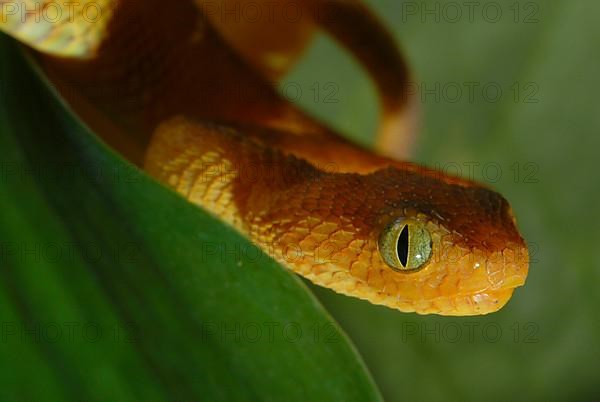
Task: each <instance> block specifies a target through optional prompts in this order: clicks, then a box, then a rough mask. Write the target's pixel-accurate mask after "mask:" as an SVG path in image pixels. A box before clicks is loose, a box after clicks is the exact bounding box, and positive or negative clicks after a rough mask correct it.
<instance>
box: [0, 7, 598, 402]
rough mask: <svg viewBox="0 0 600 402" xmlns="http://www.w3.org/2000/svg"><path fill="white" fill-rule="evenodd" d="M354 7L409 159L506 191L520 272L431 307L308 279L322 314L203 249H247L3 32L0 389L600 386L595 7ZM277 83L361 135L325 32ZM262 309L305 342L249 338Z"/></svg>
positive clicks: (225, 393) (303, 390)
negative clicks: (509, 293) (461, 311)
mask: <svg viewBox="0 0 600 402" xmlns="http://www.w3.org/2000/svg"><path fill="white" fill-rule="evenodd" d="M369 3H370V5H371V6H372V7H373V9H374V10H375V11H376V12H377V14H378V15H379V16H380V17H381V18H382V19H383V20H384V21H385V22H386V24H387V25H388V26H389V27H390V28H391V29H392V30H393V31H394V33H395V35H396V37H397V38H398V41H399V43H400V44H401V46H402V48H403V50H404V51H405V54H406V56H407V58H408V60H409V62H410V64H411V65H412V69H413V71H414V72H415V85H416V88H417V94H418V96H420V97H421V102H420V104H421V105H422V116H423V120H422V121H423V126H422V133H421V135H420V137H419V138H418V141H417V147H416V152H415V159H416V160H417V161H419V162H422V163H424V164H427V165H430V166H437V167H441V168H443V169H446V170H447V171H448V172H455V173H459V174H462V175H464V176H470V175H471V173H472V174H473V175H474V178H475V179H478V180H481V181H484V182H486V183H488V184H489V185H491V186H492V187H493V188H495V189H497V190H498V191H499V192H501V193H502V194H503V195H504V196H505V197H506V198H507V199H508V200H509V201H510V202H511V204H512V207H513V209H514V211H515V214H516V216H517V218H518V223H519V227H520V229H521V231H522V234H523V236H524V237H525V239H526V240H527V241H528V242H529V244H530V250H531V257H532V263H531V266H530V274H529V277H528V280H527V283H526V286H525V287H523V288H520V289H518V290H517V291H516V292H515V295H514V296H513V299H512V300H511V301H510V302H509V304H508V305H507V306H506V307H505V308H504V309H502V310H501V311H500V312H498V313H495V314H492V315H490V316H485V317H475V318H443V317H436V316H427V317H421V316H418V315H415V314H404V313H400V312H397V311H392V310H389V309H386V308H384V307H378V306H373V305H371V304H369V303H366V302H363V301H360V300H356V299H353V298H348V297H344V296H340V295H336V294H334V293H333V292H330V291H328V290H326V289H322V288H317V287H314V286H312V285H310V284H308V287H309V288H310V289H311V291H312V292H313V293H314V294H316V296H317V297H318V299H319V300H320V301H321V303H322V304H323V306H324V307H325V309H326V310H327V311H325V310H324V309H323V308H322V307H321V306H320V305H319V304H318V303H317V302H316V300H315V299H314V298H312V296H311V295H310V294H309V293H308V292H306V289H305V287H304V286H303V285H302V284H301V281H300V280H299V279H298V278H296V277H295V276H293V275H290V274H289V273H287V272H285V271H283V270H281V269H279V267H278V266H276V265H275V264H274V263H272V262H271V261H270V260H268V258H266V257H264V256H259V258H257V257H256V254H254V252H252V256H254V257H253V258H248V254H245V253H242V254H243V256H242V257H240V258H238V257H239V255H235V256H234V258H231V255H229V254H228V255H227V257H226V258H224V259H223V258H222V254H219V253H212V252H211V253H206V249H204V248H203V247H204V246H206V245H207V244H209V245H212V246H214V245H215V244H216V245H217V246H218V247H222V246H223V245H225V244H235V245H241V246H242V247H248V244H247V243H245V242H244V241H243V239H241V238H240V237H239V236H237V235H236V234H235V233H233V232H232V231H231V230H229V229H227V228H225V227H223V226H222V225H219V224H218V223H217V222H216V221H214V220H213V219H211V218H210V217H208V216H206V215H204V214H202V213H201V212H199V211H198V210H197V209H196V208H193V207H191V206H189V205H187V204H186V203H185V202H183V201H182V200H181V199H179V198H178V197H175V196H174V195H173V194H171V193H170V192H169V191H167V190H165V189H163V188H162V187H160V186H158V185H157V184H155V183H153V182H152V181H151V180H150V179H148V178H146V177H145V176H144V175H143V174H141V173H140V172H138V171H137V170H136V169H135V168H133V167H132V166H131V165H129V164H128V163H126V162H125V161H123V160H122V159H120V158H119V157H118V156H117V155H115V154H113V153H112V152H110V150H108V149H106V148H105V147H104V146H103V145H102V144H101V143H99V142H98V141H97V140H96V139H95V138H94V137H93V136H92V135H89V134H90V133H89V132H87V131H86V129H85V128H84V127H82V126H81V125H80V124H79V123H78V122H77V121H76V120H74V119H73V118H72V116H70V115H69V114H68V113H66V112H65V110H64V109H63V107H62V105H61V104H59V103H57V102H56V101H55V99H54V98H53V97H52V95H51V94H49V93H48V91H47V89H46V88H45V87H44V86H43V85H42V84H41V83H39V82H38V79H37V78H36V76H35V74H33V73H31V72H30V71H28V69H27V65H26V64H25V62H24V61H23V60H22V57H21V53H20V52H19V51H18V50H17V49H16V47H15V46H14V44H12V43H10V42H9V41H7V40H6V39H5V38H3V39H2V41H1V42H0V45H1V46H0V50H1V51H2V56H1V58H0V140H1V142H0V156H1V158H2V159H1V162H2V165H0V168H1V170H0V173H1V175H0V184H1V187H0V206H1V208H0V222H1V224H0V251H1V253H0V262H1V270H0V282H1V283H0V318H1V323H2V326H1V328H0V361H1V363H0V399H2V400H10V401H13V400H14V401H16V400H147V401H150V400H169V399H176V400H208V401H216V400H248V401H263V400H273V401H280V400H284V399H285V400H311V401H312V400H314V401H321V400H322V401H333V400H344V401H347V400H356V401H365V400H377V399H379V398H380V395H379V392H378V391H377V390H376V388H375V387H374V385H373V380H374V383H376V385H377V387H378V388H379V391H380V392H381V394H382V396H383V398H384V399H385V400H387V401H405V400H412V401H467V400H472V401H474V400H493V401H496V400H497V401H506V400H528V401H531V400H545V401H551V400H556V401H564V400H568V401H593V400H599V399H600V390H599V389H598V372H599V370H600V348H599V347H598V341H597V340H598V339H599V338H600V317H599V313H598V307H600V292H597V291H596V290H595V289H594V286H595V284H596V283H598V282H599V280H600V256H599V254H598V253H597V252H596V250H595V242H596V241H597V240H598V239H600V233H599V231H600V225H599V222H600V219H599V217H600V216H599V213H598V208H596V206H597V205H599V203H600V195H599V194H600V192H599V190H600V189H599V185H598V183H599V181H598V179H597V177H595V176H596V172H597V170H598V169H597V166H596V164H597V159H598V158H597V157H596V153H597V152H598V149H600V136H599V135H598V134H600V102H599V101H598V100H597V90H598V88H600V74H599V72H600V52H599V51H598V44H599V43H600V25H598V16H599V15H600V3H598V2H595V1H593V0H587V1H586V0H580V1H577V0H575V1H566V0H555V1H537V2H514V1H513V0H511V1H494V2H476V3H475V4H473V3H470V4H471V6H469V5H467V2H464V3H463V2H445V1H442V2H436V1H417V2H408V1H404V2H401V1H395V0H370V1H369ZM470 7H472V8H470ZM457 13H460V14H457ZM281 88H282V90H284V92H285V90H286V89H289V90H290V91H291V92H288V95H289V96H290V97H291V98H293V99H292V100H294V101H297V102H300V103H301V104H302V105H303V106H304V107H306V108H307V109H309V110H310V111H311V112H313V113H314V114H315V115H317V116H320V117H321V118H323V119H325V120H327V121H328V122H330V123H331V124H333V125H335V126H336V127H338V128H339V129H340V130H341V131H343V132H345V133H348V134H349V135H350V136H352V137H353V138H355V139H356V140H358V141H361V142H363V143H365V144H369V143H370V142H371V140H372V137H371V134H372V133H373V132H374V130H375V127H376V122H377V100H376V96H375V94H374V91H373V88H372V85H371V84H370V83H369V81H368V80H367V79H366V77H365V75H364V74H363V73H362V72H361V70H360V69H359V68H358V67H357V66H356V64H355V63H354V62H353V61H352V60H351V59H350V58H349V56H348V55H347V54H346V53H344V51H343V50H341V49H340V48H338V47H337V46H336V45H335V44H334V43H332V42H331V41H330V40H328V39H327V38H324V37H321V38H319V39H318V41H317V42H316V44H315V46H314V47H313V48H311V50H310V51H309V53H308V54H307V57H306V59H305V60H303V62H302V63H301V64H300V65H299V66H298V68H297V69H295V71H294V72H293V73H292V74H291V75H290V76H288V77H287V79H286V81H285V82H284V83H283V84H282V87H281ZM298 88H299V89H300V91H301V94H300V95H298V93H297V90H298ZM471 88H472V89H473V90H472V91H471ZM32 116H35V118H32ZM65 167H66V168H65ZM471 169H472V170H471ZM165 234H168V235H165ZM69 244H70V246H67V245H69ZM11 247H12V249H11ZM35 247H38V249H37V251H36V248H35ZM49 247H50V248H49ZM15 248H16V251H15ZM23 248H25V249H28V250H30V251H29V252H28V253H27V252H25V254H23V252H22V249H23ZM32 249H33V251H31V250H32ZM40 249H43V250H46V253H41V252H40ZM19 250H21V251H19ZM68 251H71V253H72V255H69V256H67V255H66V254H62V255H61V256H60V258H56V254H55V253H56V252H61V253H66V252H68ZM211 251H214V250H212V249H211ZM53 253H54V254H53ZM238 254H239V253H238ZM52 256H54V258H52ZM263 257H264V258H263ZM329 314H331V315H332V316H333V319H334V320H335V321H337V322H338V323H339V324H340V326H341V328H342V331H340V329H339V328H338V327H337V325H336V324H335V323H334V322H333V321H332V317H330V316H329ZM69 323H71V324H73V323H74V324H73V325H75V327H74V328H75V333H74V334H73V336H69V335H68V334H67V332H66V330H67V329H68V328H69V325H68V324H69ZM240 323H241V324H242V330H240V329H239V327H236V325H239V324H240ZM265 323H277V324H278V325H279V326H280V327H282V326H285V325H288V326H289V325H291V329H292V330H295V329H296V327H295V326H298V327H299V328H301V329H303V331H304V332H303V333H304V335H303V336H300V337H298V336H296V337H294V336H292V340H291V341H290V335H289V334H287V335H286V334H285V333H283V332H281V331H279V332H276V333H275V335H274V338H273V339H268V338H267V337H266V336H265V335H264V332H263V336H262V337H259V338H258V340H256V341H252V340H255V339H256V337H253V336H251V335H252V334H254V335H255V332H252V331H255V330H256V326H257V325H258V327H259V328H260V329H262V330H263V331H264V329H265ZM207 324H208V326H207ZM221 324H224V325H225V328H229V332H228V331H227V330H225V332H223V330H222V328H220V327H218V326H219V325H221ZM73 325H71V326H70V327H71V328H73ZM215 325H216V326H217V327H215ZM86 326H87V327H86ZM84 327H86V328H87V331H88V332H89V331H91V332H89V333H87V332H85V333H84V332H83V328H84ZM57 328H58V330H60V331H61V332H60V333H58V332H56V331H57ZM232 328H233V329H232ZM98 329H100V331H104V332H103V334H101V335H100V336H99V337H98ZM246 330H248V331H250V332H246ZM240 331H241V332H240ZM344 332H345V333H346V334H347V335H348V338H349V339H350V340H351V341H352V343H354V345H355V346H356V349H357V352H358V353H359V354H360V356H362V359H363V360H364V363H365V364H366V366H367V367H368V371H370V373H371V375H372V378H371V376H370V375H369V374H368V372H367V371H366V370H365V368H364V366H363V362H362V360H361V358H360V357H359V356H358V355H357V354H356V351H355V350H354V349H353V347H352V345H351V344H350V343H349V341H348V340H347V338H346V336H345V335H344ZM57 334H58V335H57ZM240 334H241V336H240ZM249 334H250V335H249ZM238 337H239V338H240V339H238Z"/></svg>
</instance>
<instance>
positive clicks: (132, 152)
mask: <svg viewBox="0 0 600 402" xmlns="http://www.w3.org/2000/svg"><path fill="white" fill-rule="evenodd" d="M250 3H251V4H253V7H254V9H259V8H260V7H263V6H264V7H266V5H267V4H274V6H273V7H274V8H273V10H275V12H274V13H271V14H273V15H277V16H279V17H273V18H272V19H271V20H269V21H266V22H262V23H261V22H256V21H255V20H250V17H249V16H248V15H250V14H243V12H242V11H240V10H247V8H246V9H245V8H244V7H249V4H250ZM257 7H258V8H257ZM223 10H225V11H223ZM232 10H233V11H232ZM236 10H237V12H238V13H239V14H240V15H242V17H244V16H246V17H247V18H241V19H240V18H235V17H236V16H235V15H234V14H235V13H236ZM277 10H280V11H281V10H286V13H285V14H284V13H283V12H279V13H278V12H276V11H277ZM290 10H295V14H294V15H296V16H301V17H300V18H296V19H295V20H294V21H291V17H290V16H289V15H290ZM315 10H318V11H319V12H315ZM253 15H254V16H255V15H256V14H253ZM281 15H284V16H285V15H288V17H287V18H284V17H281ZM228 19H229V20H231V19H233V20H235V21H234V22H233V23H232V22H231V21H228ZM0 30H2V31H3V32H4V33H5V34H7V35H9V36H11V37H13V38H15V39H16V40H18V41H20V42H21V43H23V44H24V45H26V46H28V47H29V49H30V52H31V53H33V54H34V56H35V58H36V61H37V62H38V63H39V65H40V66H41V67H42V69H43V71H44V73H45V74H46V75H47V77H48V78H49V80H50V82H52V84H53V85H54V86H55V87H56V88H57V89H58V92H59V93H60V95H61V96H62V97H63V98H64V99H65V100H66V101H67V102H68V104H69V105H71V107H72V109H73V110H74V112H75V113H76V114H77V115H78V116H79V117H80V118H81V120H82V121H83V122H85V124H87V125H88V126H89V127H90V128H91V129H92V130H93V131H94V132H95V133H96V134H98V135H99V137H100V138H101V139H102V140H103V141H105V142H106V143H107V144H108V145H109V146H111V147H112V148H113V149H115V150H117V151H118V152H119V153H121V154H122V155H123V156H124V157H126V158H127V159H128V160H129V161H130V162H132V163H133V164H135V165H137V166H139V167H140V168H142V169H144V170H145V171H146V172H147V173H148V174H149V175H150V176H152V177H153V178H154V179H156V180H157V181H158V182H160V183H162V184H163V185H164V186H166V187H168V188H169V189H171V190H173V191H175V192H177V193H178V194H180V195H181V196H182V197H184V198H185V199H186V200H188V201H189V202H191V203H193V204H195V205H197V206H198V207H199V208H201V209H203V210H204V211H206V212H208V213H210V214H211V215H213V216H215V217H216V218H218V219H219V220H220V221H222V222H224V223H225V224H226V225H229V226H231V227H233V228H234V229H235V230H237V231H238V232H239V233H241V234H242V235H243V236H244V237H245V238H246V239H248V240H249V241H250V242H251V243H252V244H255V245H257V246H258V247H259V248H260V249H261V250H263V251H264V252H265V253H267V254H268V255H269V256H270V257H272V258H273V259H275V260H276V261H277V262H279V263H280V264H281V265H282V266H284V267H285V268H288V269H290V270H292V271H293V272H295V273H297V274H299V275H301V276H303V277H304V278H306V279H308V280H309V281H311V282H313V283H314V284H316V285H319V286H323V287H326V288H329V289H331V290H333V291H335V292H338V293H341V294H344V295H347V296H351V297H356V298H359V299H364V300H367V301H369V302H371V303H373V304H376V305H383V306H386V307H389V308H392V309H396V310H399V311H402V312H414V313H418V314H439V315H448V316H468V315H481V314H488V313H492V312H495V311H498V310H499V309H500V308H502V307H503V306H504V305H506V304H507V302H508V301H509V300H510V298H511V296H512V294H513V292H514V290H515V288H517V287H520V286H522V285H524V283H525V280H526V277H527V273H528V266H529V254H528V249H527V245H526V243H525V241H524V239H523V238H522V236H521V234H520V232H519V230H518V228H517V223H516V219H515V217H514V214H513V212H512V209H511V206H510V205H509V203H508V202H507V201H506V199H505V198H504V197H503V196H502V195H500V194H498V193H497V192H495V191H494V190H492V189H490V188H488V186H487V185H484V184H481V183H478V182H475V181H472V180H467V179H463V178H460V177H455V176H452V175H448V174H446V173H443V172H440V171H438V170H435V169H430V168H427V167H425V166H422V165H418V164H415V163H412V162H408V161H406V155H407V153H408V152H407V150H408V149H409V148H410V143H411V141H412V140H411V138H412V134H413V133H414V132H415V130H416V124H415V122H414V118H413V116H414V115H415V114H416V113H415V102H414V99H411V97H410V96H408V95H407V86H408V83H409V80H410V78H411V72H410V71H409V68H408V63H407V62H406V61H405V60H404V58H403V56H402V54H401V52H400V50H399V46H398V44H397V43H396V41H395V38H394V37H393V35H392V34H391V33H390V32H389V31H388V30H387V28H386V27H385V26H384V25H383V24H382V23H381V22H380V21H379V19H378V18H377V17H376V16H375V15H374V13H373V12H372V11H371V10H370V9H369V7H368V6H366V5H365V4H363V3H361V2H360V1H358V0H331V1H325V0H306V1H303V2H300V3H293V2H292V1H291V0H278V1H276V2H271V3H267V2H266V1H256V2H249V1H246V0H218V1H204V0H179V1H177V2H171V3H165V2H160V1H158V0H145V1H144V2H140V1H133V0H131V1H129V0H127V1H126V0H79V1H78V2H70V1H65V0H54V1H48V0H21V1H6V0H0ZM321 32H322V33H325V34H327V35H330V36H331V37H332V38H333V39H334V40H335V41H336V42H337V43H338V44H339V45H340V46H342V47H343V48H344V49H346V50H347V51H348V52H349V53H350V54H351V55H352V56H353V57H354V59H355V60H356V61H357V62H358V63H359V65H361V66H362V67H363V68H364V71H366V73H367V75H368V76H369V77H370V78H371V79H372V82H373V83H374V86H375V88H376V90H377V92H378V93H379V98H380V110H381V119H380V123H381V124H380V129H379V132H378V134H377V138H378V140H377V144H376V147H375V149H374V150H370V149H366V148H365V147H362V146H360V145H357V144H356V143H354V142H353V141H350V140H349V139H347V138H346V137H344V136H343V135H342V134H340V133H339V132H337V131H336V130H334V129H332V128H331V127H329V126H328V125H327V124H326V123H323V122H321V121H320V120H318V119H316V118H315V117H313V116H311V115H310V114H309V113H307V112H306V111H304V110H303V109H301V108H300V107H299V106H298V105H296V104H294V103H293V102H291V101H289V100H287V99H285V97H283V96H282V95H281V94H280V93H279V92H278V91H277V88H276V87H275V86H274V85H273V82H276V81H277V80H278V79H280V78H281V77H283V76H284V75H285V74H286V73H287V72H288V71H289V70H290V69H291V68H292V66H293V65H294V64H295V63H296V62H297V61H298V60H299V59H300V58H301V56H302V54H303V52H304V50H305V48H306V47H307V44H308V43H310V41H311V40H312V38H313V37H314V36H315V35H316V34H318V33H321ZM325 62H326V61H325V60H324V61H323V63H325ZM348 113H351V112H350V111H348ZM201 229H202V230H209V228H201ZM165 235H168V234H165Z"/></svg>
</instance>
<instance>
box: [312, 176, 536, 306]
mask: <svg viewBox="0 0 600 402" xmlns="http://www.w3.org/2000/svg"><path fill="white" fill-rule="evenodd" d="M316 183H317V184H313V185H311V186H310V187H315V186H316V188H312V190H311V189H307V191H309V192H314V193H317V192H318V198H319V200H320V201H319V204H320V205H319V206H318V207H317V209H315V212H316V211H321V212H319V213H320V214H321V216H322V217H323V216H326V218H325V219H324V220H323V219H322V220H321V223H319V224H318V225H316V226H315V227H314V228H313V232H318V233H320V234H321V235H325V237H326V238H327V241H328V242H329V244H330V245H329V246H325V245H324V244H325V243H326V242H323V243H321V247H322V248H323V249H324V250H325V251H322V252H321V258H322V257H323V255H325V254H327V257H328V261H327V264H323V266H322V267H320V268H316V269H314V268H313V269H312V271H310V272H305V273H304V275H305V276H307V277H308V278H309V279H311V280H312V281H313V282H315V283H317V284H322V285H325V286H327V287H330V288H332V289H334V290H336V291H338V292H340V293H344V294H348V295H352V296H355V297H360V298H363V299H367V300H369V301H371V302H372V303H375V304H381V305H385V306H388V307H391V308H395V309H399V310H402V311H406V312H417V313H420V314H441V315H479V314H487V313H491V312H494V311H497V310H499V309H500V308H501V307H503V306H504V305H505V304H506V303H507V302H508V300H509V299H510V297H511V295H512V293H513V290H514V289H515V288H516V287H518V286H521V285H523V284H524V282H525V278H526V276H527V271H528V259H529V258H528V250H527V247H526V245H525V242H524V240H523V239H522V238H521V236H520V235H519V232H518V230H517V228H516V221H515V218H514V216H513V214H512V211H511V208H510V206H509V204H508V202H507V201H506V200H505V199H504V198H503V197H502V196H501V195H499V194H498V193H496V192H494V191H491V190H489V189H487V188H485V187H483V186H481V185H479V184H476V183H474V182H470V181H465V180H461V179H456V178H452V177H449V176H445V175H442V174H441V173H438V172H434V171H428V170H424V171H415V170H414V169H408V170H403V169H397V168H388V169H383V170H378V171H376V172H373V173H371V174H367V175H355V174H350V175H335V177H329V176H326V177H323V178H321V179H320V180H319V181H318V182H316ZM324 206H328V212H327V214H323V208H324ZM315 222H316V221H315ZM321 238H323V237H321ZM317 249H318V248H317Z"/></svg>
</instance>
